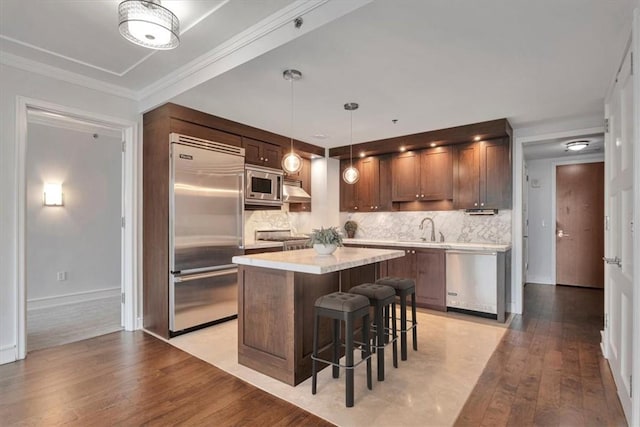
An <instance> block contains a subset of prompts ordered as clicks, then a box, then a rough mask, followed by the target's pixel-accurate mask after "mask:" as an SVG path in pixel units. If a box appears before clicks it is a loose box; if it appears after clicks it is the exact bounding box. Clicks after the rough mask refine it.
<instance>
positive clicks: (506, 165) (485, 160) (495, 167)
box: [454, 139, 511, 209]
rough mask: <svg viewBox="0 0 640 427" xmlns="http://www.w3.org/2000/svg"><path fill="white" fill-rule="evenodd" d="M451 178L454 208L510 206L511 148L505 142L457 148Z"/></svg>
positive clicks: (472, 144)
mask: <svg viewBox="0 0 640 427" xmlns="http://www.w3.org/2000/svg"><path fill="white" fill-rule="evenodd" d="M454 175H455V186H454V188H455V194H454V206H455V208H456V209H505V208H510V207H511V147H510V144H509V140H508V139H498V140H492V141H479V142H474V143H471V144H464V145H460V146H458V148H457V153H456V166H455V172H454Z"/></svg>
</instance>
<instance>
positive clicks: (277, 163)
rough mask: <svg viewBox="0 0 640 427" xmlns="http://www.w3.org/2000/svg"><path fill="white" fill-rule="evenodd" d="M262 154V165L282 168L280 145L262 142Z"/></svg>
mask: <svg viewBox="0 0 640 427" xmlns="http://www.w3.org/2000/svg"><path fill="white" fill-rule="evenodd" d="M245 155H246V154H245ZM262 156H263V158H264V165H265V166H266V167H268V168H274V169H282V147H280V146H279V145H275V144H269V143H268V142H263V143H262Z"/></svg>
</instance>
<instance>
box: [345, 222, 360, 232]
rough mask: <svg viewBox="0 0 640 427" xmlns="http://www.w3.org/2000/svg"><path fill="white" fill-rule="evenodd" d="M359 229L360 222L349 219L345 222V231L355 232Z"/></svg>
mask: <svg viewBox="0 0 640 427" xmlns="http://www.w3.org/2000/svg"><path fill="white" fill-rule="evenodd" d="M357 229H358V223H357V222H355V221H351V220H349V221H347V222H345V223H344V231H346V232H347V233H350V232H355V231H356V230H357Z"/></svg>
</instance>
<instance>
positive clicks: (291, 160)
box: [282, 151, 302, 173]
mask: <svg viewBox="0 0 640 427" xmlns="http://www.w3.org/2000/svg"><path fill="white" fill-rule="evenodd" d="M282 169H283V170H284V171H285V172H287V173H296V172H300V169H302V158H301V157H300V156H299V155H297V154H296V153H294V152H293V151H292V152H290V153H288V154H286V155H285V156H284V157H283V158H282Z"/></svg>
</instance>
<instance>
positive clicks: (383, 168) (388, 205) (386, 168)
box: [378, 154, 393, 212]
mask: <svg viewBox="0 0 640 427" xmlns="http://www.w3.org/2000/svg"><path fill="white" fill-rule="evenodd" d="M378 159H379V160H380V173H379V179H378V182H379V184H380V191H379V193H378V196H379V198H380V200H379V203H378V210H379V211H381V212H389V211H391V210H393V203H392V201H391V155H390V154H386V155H384V156H378Z"/></svg>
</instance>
